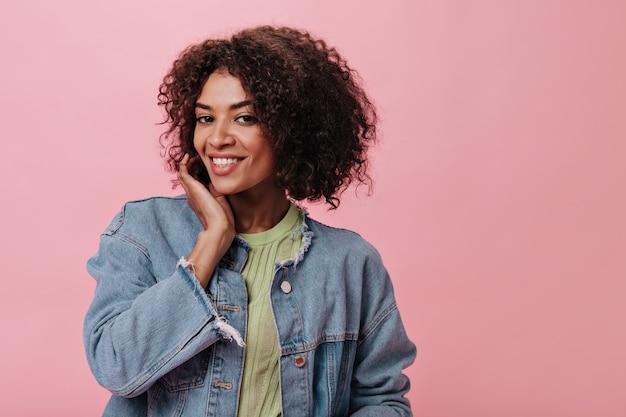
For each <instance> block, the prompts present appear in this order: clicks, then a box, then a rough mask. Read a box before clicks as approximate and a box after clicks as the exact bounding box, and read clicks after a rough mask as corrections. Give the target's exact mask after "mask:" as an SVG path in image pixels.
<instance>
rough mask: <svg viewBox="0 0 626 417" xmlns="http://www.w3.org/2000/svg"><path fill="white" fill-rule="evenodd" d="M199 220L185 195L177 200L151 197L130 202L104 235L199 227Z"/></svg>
mask: <svg viewBox="0 0 626 417" xmlns="http://www.w3.org/2000/svg"><path fill="white" fill-rule="evenodd" d="M195 222H197V218H196V217H195V215H194V213H193V211H192V210H191V209H190V208H189V206H188V204H187V198H186V196H184V195H181V196H177V197H159V196H157V197H149V198H144V199H140V200H132V201H128V202H126V203H125V204H124V205H123V206H122V208H121V210H120V211H119V212H118V213H117V214H116V215H115V217H114V218H113V220H112V221H111V223H110V224H109V225H108V226H107V228H106V229H105V231H104V232H103V234H105V235H111V236H113V235H118V234H124V235H128V234H130V235H135V234H144V233H148V234H150V233H153V232H156V231H159V230H165V229H173V230H176V229H178V228H181V227H183V226H184V225H189V226H195Z"/></svg>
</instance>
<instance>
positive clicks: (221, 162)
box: [211, 158, 243, 168]
mask: <svg viewBox="0 0 626 417" xmlns="http://www.w3.org/2000/svg"><path fill="white" fill-rule="evenodd" d="M241 160H243V158H211V162H213V164H214V165H217V166H218V167H219V168H222V167H225V166H228V165H233V164H236V163H237V162H239V161H241Z"/></svg>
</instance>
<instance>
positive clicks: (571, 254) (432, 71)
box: [0, 0, 626, 417]
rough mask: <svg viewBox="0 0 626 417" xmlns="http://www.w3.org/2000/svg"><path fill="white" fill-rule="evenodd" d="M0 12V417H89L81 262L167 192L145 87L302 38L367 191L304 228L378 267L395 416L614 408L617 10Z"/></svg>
mask: <svg viewBox="0 0 626 417" xmlns="http://www.w3.org/2000/svg"><path fill="white" fill-rule="evenodd" d="M174 4H175V2H172V1H164V0H141V1H139V0H138V1H122V0H115V1H106V2H104V1H100V2H96V1H78V0H76V1H70V0H57V1H54V2H48V1H43V0H40V1H25V2H22V1H17V0H3V1H2V3H1V4H0V47H1V55H0V56H1V58H0V60H1V62H2V64H1V65H0V82H1V83H2V84H1V85H2V91H1V93H0V94H1V97H2V100H1V102H2V104H0V106H2V109H1V111H0V119H1V122H2V137H3V139H2V143H3V145H2V151H3V155H4V161H3V163H2V164H0V174H1V177H2V178H3V181H4V182H3V186H2V187H3V193H2V194H3V204H2V208H1V210H2V218H3V226H2V231H1V233H0V244H1V251H0V256H1V267H2V273H3V275H2V278H1V280H0V302H1V304H0V329H2V343H0V361H1V364H0V369H1V371H0V372H1V377H0V381H1V382H0V384H1V386H0V395H1V400H0V415H2V416H42V415H47V416H96V415H99V414H100V412H101V410H102V407H103V405H104V403H105V401H106V399H107V397H108V395H107V393H106V392H105V391H104V390H103V389H101V388H100V387H99V386H98V385H97V384H96V382H95V381H94V380H93V378H92V377H91V375H90V373H89V370H88V368H87V365H86V361H85V358H84V354H83V348H82V342H81V326H82V319H83V315H84V313H85V310H86V309H87V306H88V304H89V302H90V300H91V296H92V292H93V289H94V282H93V280H92V279H91V278H90V277H89V276H88V275H87V274H86V272H85V270H84V263H85V261H86V259H87V258H88V257H89V256H90V255H92V254H93V253H94V252H95V250H96V248H97V243H98V237H99V233H100V232H101V231H102V230H103V228H104V227H105V226H106V224H107V223H108V222H109V220H110V219H111V218H112V216H113V215H114V213H115V212H116V211H117V210H118V209H119V208H120V206H121V205H122V203H123V202H124V201H126V200H129V199H136V198H141V197H146V196H151V195H156V194H160V195H163V194H165V195H172V194H178V193H180V192H181V191H179V190H177V191H172V190H171V189H170V186H169V176H168V175H167V174H166V173H165V172H164V170H163V165H162V162H161V161H160V159H159V148H158V145H157V136H158V134H159V132H160V131H161V128H160V127H159V126H156V125H155V123H156V122H158V121H159V120H160V111H159V109H158V108H157V106H156V91H157V88H158V85H159V82H160V79H161V77H162V76H163V75H164V73H165V71H166V70H167V69H168V66H169V65H170V63H171V62H172V60H173V58H174V57H175V56H176V55H177V54H178V52H179V51H180V50H181V49H182V48H184V47H185V46H186V45H188V44H189V43H191V42H196V41H200V40H202V39H203V38H205V37H208V36H211V35H216V34H222V33H229V32H231V31H232V30H233V29H235V28H242V27H244V26H247V25H251V24H258V23H275V24H289V25H294V26H297V27H303V28H308V29H309V30H311V31H312V32H313V33H315V34H317V35H319V36H322V37H324V38H325V39H327V40H328V41H329V42H330V43H332V44H334V45H337V46H338V48H339V50H340V51H342V52H343V53H344V55H345V56H346V57H347V58H348V59H349V61H350V62H351V63H352V64H353V66H354V67H356V68H357V69H359V70H360V72H361V74H362V76H363V78H364V79H365V82H366V86H367V88H368V89H369V91H370V92H371V95H372V96H373V98H374V99H375V101H376V102H377V104H378V106H379V109H380V113H381V116H382V123H381V130H382V132H383V135H384V137H383V140H382V141H381V143H380V145H379V146H378V147H377V148H376V149H375V151H374V153H373V155H372V158H373V161H374V171H373V174H374V177H375V179H376V184H375V190H374V191H375V194H374V195H373V196H372V197H364V196H362V197H359V198H353V194H354V193H352V192H349V193H348V194H346V198H345V199H344V202H343V203H342V206H341V207H340V209H339V211H338V212H336V213H332V214H329V213H327V212H325V210H324V209H323V208H321V207H315V208H313V210H312V211H313V213H314V215H315V216H316V217H317V218H319V219H321V220H323V221H325V222H327V223H330V224H333V225H341V226H344V227H347V228H351V229H355V230H357V231H359V232H360V233H361V234H362V235H363V236H365V237H366V238H367V239H368V240H370V241H371V242H372V243H373V244H374V245H375V246H376V247H377V248H378V249H379V250H380V252H381V253H382V255H383V258H384V260H385V262H386V264H387V266H388V268H389V270H390V272H391V273H392V277H393V280H394V283H395V287H396V294H397V298H398V302H399V305H400V309H401V312H402V314H403V317H404V320H405V322H406V326H407V329H408V332H409V334H410V336H411V338H412V339H413V340H414V341H415V343H416V344H417V345H418V360H417V362H416V363H415V365H413V366H412V367H411V368H409V370H408V373H409V375H410V377H411V378H412V384H413V385H412V391H411V393H410V394H409V397H410V399H411V401H412V402H413V407H414V410H415V414H416V415H424V416H444V417H452V416H455V417H456V416H458V417H472V416H481V417H485V416H508V417H515V416H531V415H532V416H562V415H567V416H623V415H626V395H624V389H625V385H626V355H625V352H626V326H625V324H626V323H625V315H626V303H625V302H624V299H625V298H626V297H625V295H626V284H625V280H624V278H625V275H626V238H625V236H626V220H625V213H626V197H625V193H624V191H625V180H626V168H625V165H626V164H625V162H626V158H625V156H626V140H625V139H626V137H625V136H626V82H625V77H626V75H625V74H626V55H625V52H626V24H624V22H626V3H625V2H623V1H620V0H616V1H575V0H563V1H549V0H544V1H538V0H537V1H533V0H529V1H506V0H492V1H478V0H477V1H471V2H470V1H464V0H458V1H445V0H430V1H414V0H386V1H382V2H364V1H362V0H358V1H357V0H354V1H337V0H324V1H317V2H311V1H307V2H304V1H302V2H298V1H293V0H273V1H254V0H247V1H233V2H226V1H210V0H198V1H188V2H180V5H179V6H173V5H174Z"/></svg>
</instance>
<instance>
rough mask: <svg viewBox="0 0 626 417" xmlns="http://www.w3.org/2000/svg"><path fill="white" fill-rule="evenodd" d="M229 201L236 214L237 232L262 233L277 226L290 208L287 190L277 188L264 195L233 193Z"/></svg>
mask: <svg viewBox="0 0 626 417" xmlns="http://www.w3.org/2000/svg"><path fill="white" fill-rule="evenodd" d="M228 201H229V203H230V206H231V208H232V209H233V214H234V216H235V230H236V231H237V233H260V232H265V231H266V230H269V229H271V228H272V227H274V226H276V225H277V224H278V223H279V222H280V221H281V220H282V219H283V217H285V214H286V213H287V210H288V209H289V200H287V197H286V196H285V191H284V190H281V189H280V188H275V189H274V190H272V191H270V193H264V195H262V196H259V195H257V196H251V195H243V194H233V195H230V196H228Z"/></svg>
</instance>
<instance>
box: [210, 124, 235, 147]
mask: <svg viewBox="0 0 626 417" xmlns="http://www.w3.org/2000/svg"><path fill="white" fill-rule="evenodd" d="M208 139H209V140H208V141H209V144H210V145H211V146H212V147H214V148H216V149H219V148H223V147H225V146H229V145H232V144H233V143H235V137H234V135H233V132H232V129H231V123H230V121H229V120H226V119H222V120H216V121H215V129H214V130H213V132H211V135H210V136H209V138H208Z"/></svg>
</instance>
